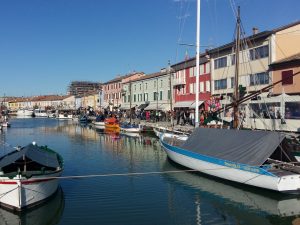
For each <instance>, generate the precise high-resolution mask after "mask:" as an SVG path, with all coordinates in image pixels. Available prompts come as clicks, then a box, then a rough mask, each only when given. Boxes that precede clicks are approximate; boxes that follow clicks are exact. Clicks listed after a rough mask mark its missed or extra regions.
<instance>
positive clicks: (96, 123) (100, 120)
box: [92, 115, 105, 128]
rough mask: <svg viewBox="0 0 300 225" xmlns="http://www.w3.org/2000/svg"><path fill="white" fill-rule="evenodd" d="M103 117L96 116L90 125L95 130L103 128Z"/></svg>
mask: <svg viewBox="0 0 300 225" xmlns="http://www.w3.org/2000/svg"><path fill="white" fill-rule="evenodd" d="M104 119H105V118H104V115H98V116H97V117H96V119H95V120H94V121H93V122H92V124H93V125H94V126H95V127H97V128H104V127H105V122H104Z"/></svg>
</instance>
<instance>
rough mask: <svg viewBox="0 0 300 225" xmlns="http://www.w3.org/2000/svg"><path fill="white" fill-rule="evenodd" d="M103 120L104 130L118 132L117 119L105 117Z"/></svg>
mask: <svg viewBox="0 0 300 225" xmlns="http://www.w3.org/2000/svg"><path fill="white" fill-rule="evenodd" d="M104 122H105V131H107V132H115V133H119V132H120V125H119V121H118V119H116V118H115V117H110V118H106V119H105V120H104Z"/></svg>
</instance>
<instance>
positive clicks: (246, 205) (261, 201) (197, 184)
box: [163, 160, 300, 224]
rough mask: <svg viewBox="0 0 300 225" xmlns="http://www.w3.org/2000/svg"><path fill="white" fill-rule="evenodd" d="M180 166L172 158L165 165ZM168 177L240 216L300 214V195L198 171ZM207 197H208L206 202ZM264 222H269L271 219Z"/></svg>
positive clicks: (167, 175) (217, 206) (210, 202)
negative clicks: (237, 182)
mask: <svg viewBox="0 0 300 225" xmlns="http://www.w3.org/2000/svg"><path fill="white" fill-rule="evenodd" d="M177 169H182V167H179V166H178V165H175V163H173V162H171V161H170V160H168V161H166V163H165V165H164V166H163V170H164V171H174V170H177ZM164 176H165V177H166V178H167V179H168V180H170V181H171V182H175V183H177V184H179V185H181V186H182V187H183V188H184V189H186V188H188V189H194V190H195V191H196V192H197V194H198V195H199V196H200V199H202V201H203V202H205V203H207V204H211V205H212V207H214V208H218V209H219V208H221V209H222V210H221V211H223V210H224V211H230V213H231V214H233V216H236V217H239V216H240V215H243V218H244V219H245V218H246V217H249V216H247V214H250V216H254V217H255V216H257V214H261V215H262V214H263V215H270V216H279V217H289V216H297V215H300V199H299V198H297V196H289V197H287V196H286V195H283V194H281V193H270V192H269V191H266V190H261V191H260V192H258V191H257V189H255V188H252V187H247V186H243V187H242V188H241V187H240V186H241V185H239V184H236V183H233V182H228V181H224V180H221V179H219V180H213V179H210V178H208V177H206V175H203V174H200V173H198V172H197V173H188V172H185V173H167V174H165V175H164ZM199 191H200V192H199ZM193 193H194V192H193ZM205 199H208V200H207V201H205ZM205 207H209V206H208V205H206V206H205ZM214 210H215V211H219V210H216V209H214ZM260 219H261V218H260ZM254 221H255V219H254V220H253V223H252V224H258V223H255V222H254ZM260 224H262V223H260ZM263 224H269V222H266V223H263ZM278 224H280V222H278Z"/></svg>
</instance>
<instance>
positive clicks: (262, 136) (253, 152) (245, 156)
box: [180, 128, 285, 166]
mask: <svg viewBox="0 0 300 225" xmlns="http://www.w3.org/2000/svg"><path fill="white" fill-rule="evenodd" d="M284 137H285V136H284V134H281V133H278V132H271V131H253V130H234V129H231V130H229V129H215V128H197V129H195V131H194V132H193V133H192V134H191V136H190V137H189V138H188V139H187V141H186V142H185V143H184V144H183V145H182V146H180V147H181V148H183V149H186V150H189V151H192V152H196V153H200V154H203V155H207V156H211V157H214V158H218V159H223V160H229V161H231V162H237V163H243V164H248V165H251V166H260V165H262V164H263V163H264V162H265V161H266V160H267V159H268V158H269V157H270V156H271V155H272V153H273V152H274V151H275V150H276V148H277V147H278V146H279V144H280V143H281V142H282V141H283V139H284Z"/></svg>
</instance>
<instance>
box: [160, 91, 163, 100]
mask: <svg viewBox="0 0 300 225" xmlns="http://www.w3.org/2000/svg"><path fill="white" fill-rule="evenodd" d="M162 97H163V92H162V91H160V98H159V100H162Z"/></svg>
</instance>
